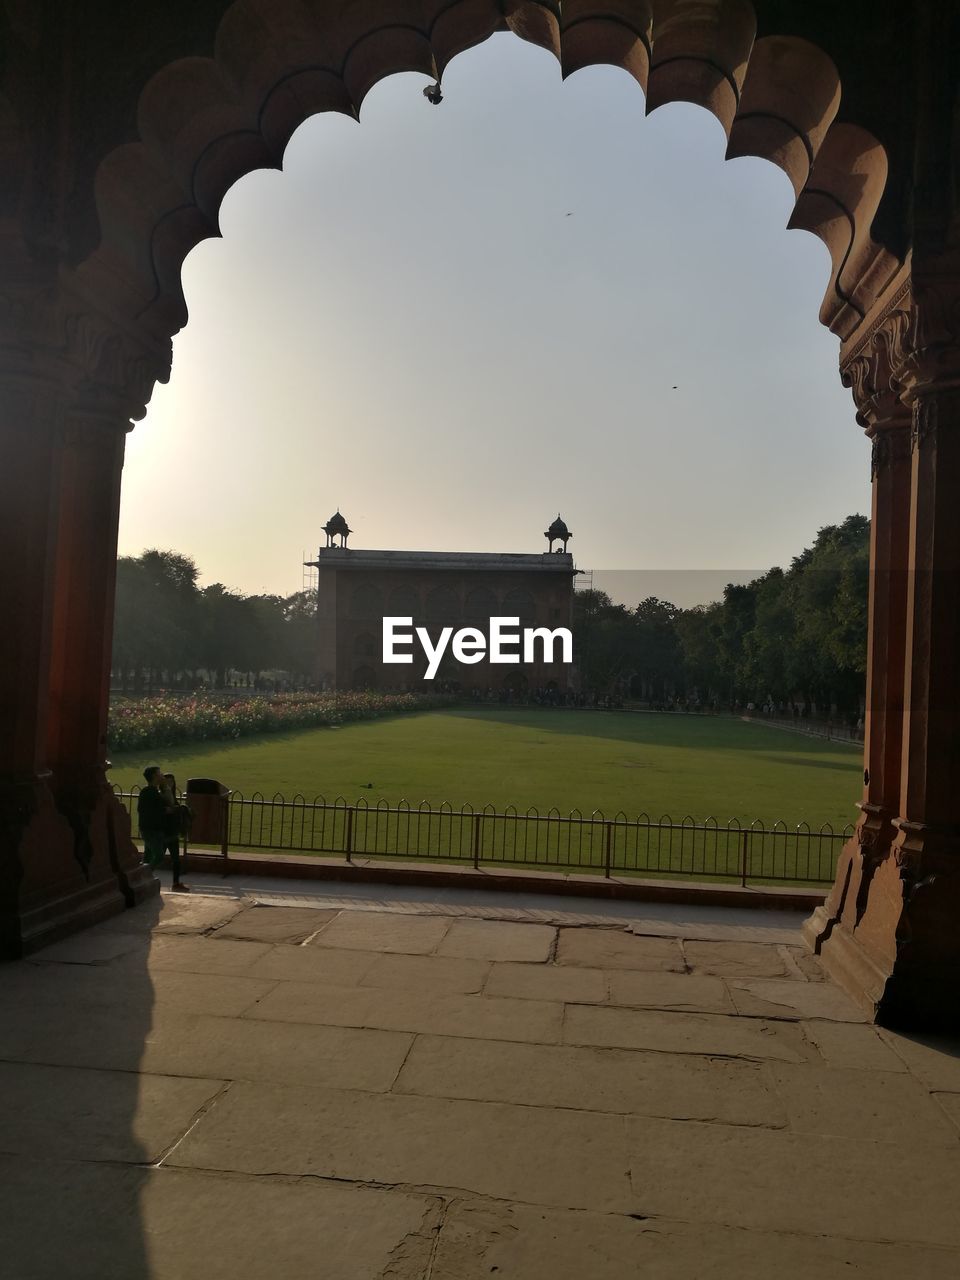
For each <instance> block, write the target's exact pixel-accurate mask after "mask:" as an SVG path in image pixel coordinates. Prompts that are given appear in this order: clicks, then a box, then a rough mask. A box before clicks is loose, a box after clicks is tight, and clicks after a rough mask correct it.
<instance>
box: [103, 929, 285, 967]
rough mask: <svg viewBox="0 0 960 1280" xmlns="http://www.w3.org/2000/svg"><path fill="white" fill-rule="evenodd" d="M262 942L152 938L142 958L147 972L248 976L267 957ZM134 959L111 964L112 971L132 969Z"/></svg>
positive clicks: (124, 959) (265, 948) (267, 945)
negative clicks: (160, 970)
mask: <svg viewBox="0 0 960 1280" xmlns="http://www.w3.org/2000/svg"><path fill="white" fill-rule="evenodd" d="M269 951H270V946H269V944H267V943H264V942H236V941H232V940H230V939H225V938H217V937H216V936H214V937H203V938H188V937H169V936H168V937H163V938H154V940H153V943H152V945H151V947H150V951H149V953H148V955H147V957H146V964H147V968H148V969H150V970H151V971H153V970H155V969H176V970H178V971H179V972H181V973H225V974H227V973H242V974H246V975H248V976H249V975H250V969H251V967H252V966H253V965H254V964H255V963H256V962H257V960H259V959H261V958H262V957H263V956H265V955H267V954H269ZM138 963H139V961H138V960H136V963H135V958H134V957H123V958H122V959H120V960H117V961H115V962H114V967H116V968H136V965H137V964H138Z"/></svg>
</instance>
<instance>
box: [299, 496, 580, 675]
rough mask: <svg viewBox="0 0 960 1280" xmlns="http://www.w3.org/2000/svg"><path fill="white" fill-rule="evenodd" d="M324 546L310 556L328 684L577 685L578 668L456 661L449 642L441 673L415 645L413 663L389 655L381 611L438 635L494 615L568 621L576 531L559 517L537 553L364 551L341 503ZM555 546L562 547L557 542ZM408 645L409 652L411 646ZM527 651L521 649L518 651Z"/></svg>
mask: <svg viewBox="0 0 960 1280" xmlns="http://www.w3.org/2000/svg"><path fill="white" fill-rule="evenodd" d="M324 533H325V534H326V545H325V546H323V547H321V548H320V550H319V551H318V553H317V559H316V560H312V561H310V562H309V564H310V566H311V567H312V568H316V570H317V571H318V591H317V619H318V621H317V677H318V680H319V682H320V683H321V684H322V686H323V687H325V688H330V689H417V690H424V689H436V690H438V691H439V690H440V689H441V688H459V689H477V690H481V691H484V690H487V689H490V690H494V691H500V690H502V689H504V688H512V689H515V690H517V691H523V690H527V689H530V690H533V689H545V688H555V689H558V690H566V689H569V688H571V687H574V686H575V674H574V672H575V666H574V664H572V663H571V664H566V663H562V662H560V661H559V658H560V656H561V655H560V648H559V646H557V649H556V653H555V656H556V657H557V658H558V661H557V662H550V663H547V662H545V661H544V651H543V645H542V644H538V645H537V646H536V652H535V659H534V661H533V662H528V663H525V662H522V661H521V662H520V663H518V664H515V665H514V664H510V665H501V664H494V663H491V662H490V660H489V656H485V657H484V659H483V660H482V661H480V662H477V663H475V664H473V665H465V664H462V663H460V662H458V661H457V660H456V659H455V658H454V656H453V654H452V653H451V652H450V650H449V648H448V650H447V653H446V655H445V657H444V660H443V662H442V663H441V666H440V669H439V671H438V673H437V675H436V677H435V678H434V679H433V680H432V681H428V680H425V678H424V676H425V673H426V668H427V660H426V657H425V655H424V651H423V649H422V647H421V646H420V645H419V644H415V645H413V646H412V653H413V659H414V660H413V663H412V665H397V664H386V663H384V662H383V618H384V617H385V616H392V617H409V618H412V619H413V624H412V625H413V626H414V627H425V628H426V630H427V632H428V633H429V635H430V637H431V640H432V641H434V642H435V641H436V640H437V638H438V636H439V633H440V631H441V629H442V628H443V627H452V628H453V629H454V631H455V632H456V631H458V630H459V629H460V628H463V627H475V628H477V629H478V630H480V631H482V632H483V633H484V635H488V634H489V620H490V618H491V617H511V618H518V619H519V627H520V628H524V627H545V628H548V629H550V630H551V631H552V630H554V629H555V628H557V627H572V623H573V580H574V576H575V575H576V573H577V570H576V568H575V567H574V563H573V556H572V555H571V554H570V553H569V552H568V551H567V542H568V541H569V539H570V538H571V537H572V534H571V533H570V530H569V529H568V528H567V526H566V525H565V524H564V522H563V521H562V520H561V518H560V516H559V515H558V516H557V518H556V520H555V521H554V522H553V524H552V525H551V526H550V528H549V529H548V530H547V531H546V533H545V534H544V537H545V538H546V539H547V544H548V550H547V551H546V552H542V553H540V554H531V555H523V554H500V553H498V552H459V551H364V550H355V549H354V548H350V547H348V546H347V539H348V537H349V535H350V533H351V530H350V527H349V526H348V524H347V522H346V520H345V519H344V517H343V516H342V515H341V514H340V512H339V510H338V511H337V512H336V514H335V515H333V516H331V518H330V519H329V520H328V521H327V523H326V524H325V525H324ZM554 544H557V545H556V549H554ZM408 651H409V649H408ZM521 656H522V655H521Z"/></svg>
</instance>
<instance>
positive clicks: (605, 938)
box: [556, 929, 686, 973]
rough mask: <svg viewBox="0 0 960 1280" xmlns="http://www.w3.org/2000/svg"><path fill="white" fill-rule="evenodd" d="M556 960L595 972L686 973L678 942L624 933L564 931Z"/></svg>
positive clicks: (607, 930)
mask: <svg viewBox="0 0 960 1280" xmlns="http://www.w3.org/2000/svg"><path fill="white" fill-rule="evenodd" d="M556 958H557V964H576V965H585V966H587V967H588V968H593V969H651V970H659V971H673V972H675V973H683V972H684V971H685V969H686V965H685V963H684V960H683V954H682V952H681V950H680V943H679V941H678V940H677V939H676V938H648V937H637V936H636V935H635V934H632V933H628V932H626V931H625V930H623V929H561V930H560V934H559V940H558V942H557V957H556Z"/></svg>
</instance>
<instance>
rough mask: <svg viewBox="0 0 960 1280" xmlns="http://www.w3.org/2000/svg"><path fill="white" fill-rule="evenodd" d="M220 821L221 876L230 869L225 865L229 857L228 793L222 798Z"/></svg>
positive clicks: (226, 873)
mask: <svg viewBox="0 0 960 1280" xmlns="http://www.w3.org/2000/svg"><path fill="white" fill-rule="evenodd" d="M220 821H221V822H222V824H223V826H222V828H221V832H220V854H221V857H222V859H223V861H222V863H221V866H222V867H223V871H222V872H221V874H222V875H223V876H227V875H228V874H229V871H230V868H229V867H228V865H227V863H228V860H229V858H230V796H229V795H226V796H224V798H223V808H222V809H221V811H220Z"/></svg>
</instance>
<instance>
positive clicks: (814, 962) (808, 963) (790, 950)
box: [780, 947, 829, 982]
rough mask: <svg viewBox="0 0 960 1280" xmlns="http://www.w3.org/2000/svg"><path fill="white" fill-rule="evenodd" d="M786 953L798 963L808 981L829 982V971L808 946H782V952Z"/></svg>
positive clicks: (797, 965)
mask: <svg viewBox="0 0 960 1280" xmlns="http://www.w3.org/2000/svg"><path fill="white" fill-rule="evenodd" d="M784 953H786V955H787V956H788V957H789V959H790V960H791V961H792V962H793V964H795V965H796V967H797V968H798V969H799V970H800V972H801V973H802V974H803V976H804V977H805V978H806V980H807V981H808V982H828V981H829V979H828V978H827V971H826V970H825V969H824V967H823V964H822V963H821V961H820V959H819V957H818V956H815V955H812V954H811V952H809V951H808V950H807V949H806V947H781V948H780V954H781V955H783V954H784Z"/></svg>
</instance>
